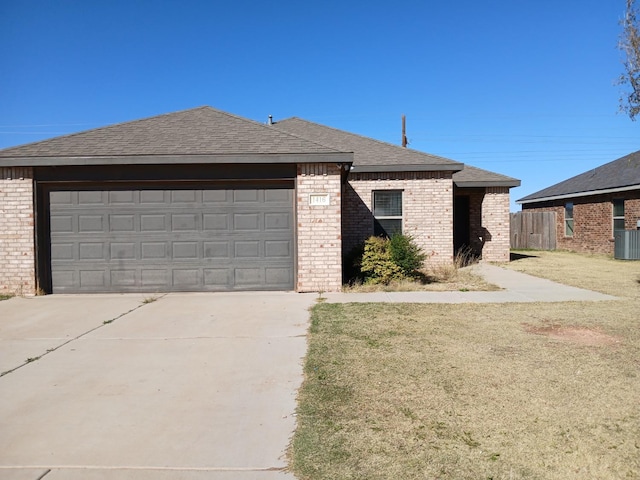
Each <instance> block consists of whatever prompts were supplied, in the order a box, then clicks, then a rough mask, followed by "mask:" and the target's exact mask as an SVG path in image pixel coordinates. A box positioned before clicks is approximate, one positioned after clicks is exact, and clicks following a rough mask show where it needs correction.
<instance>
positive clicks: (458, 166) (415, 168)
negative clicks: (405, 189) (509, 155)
mask: <svg viewBox="0 0 640 480" xmlns="http://www.w3.org/2000/svg"><path fill="white" fill-rule="evenodd" d="M463 168H464V164H463V163H455V162H454V163H447V164H446V165H443V164H419V165H406V164H405V165H401V164H396V165H354V166H352V167H351V171H352V172H353V173H378V172H460V171H461V170H462V169H463Z"/></svg>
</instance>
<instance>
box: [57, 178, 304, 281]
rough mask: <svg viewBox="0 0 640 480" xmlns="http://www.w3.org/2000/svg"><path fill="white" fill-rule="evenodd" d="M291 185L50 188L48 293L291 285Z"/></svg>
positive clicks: (292, 272)
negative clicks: (236, 188)
mask: <svg viewBox="0 0 640 480" xmlns="http://www.w3.org/2000/svg"><path fill="white" fill-rule="evenodd" d="M292 192H293V190H292V189H291V188H283V189H276V190H272V189H269V188H265V189H253V188H252V189H240V190H229V189H200V190H184V189H166V190H160V189H154V190H146V189H141V190H112V191H109V190H106V189H104V190H100V191H50V192H49V200H50V203H49V205H50V211H51V213H50V226H51V227H50V228H51V277H52V287H53V291H54V292H60V293H64V292H68V293H73V292H102V291H104V292H110V291H111V292H129V291H131V292H134V291H140V292H159V291H216V290H237V289H240V290H247V289H250V290H252V289H263V290H268V289H285V290H288V289H292V288H293V283H294V279H293V274H294V268H293V265H294V258H293V252H294V244H293V241H294V234H293V225H294V222H293V194H292ZM81 199H82V203H81V201H80V200H81ZM267 199H271V202H268V201H267Z"/></svg>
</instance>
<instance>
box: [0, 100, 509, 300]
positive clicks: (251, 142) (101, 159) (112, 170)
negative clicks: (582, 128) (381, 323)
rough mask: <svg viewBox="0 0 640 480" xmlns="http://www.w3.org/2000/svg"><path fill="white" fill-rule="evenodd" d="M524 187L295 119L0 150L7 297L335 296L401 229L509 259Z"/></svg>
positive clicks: (0, 270) (211, 119)
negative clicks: (345, 260)
mask: <svg viewBox="0 0 640 480" xmlns="http://www.w3.org/2000/svg"><path fill="white" fill-rule="evenodd" d="M519 183H520V182H519V181H518V180H515V179H513V178H510V177H506V176H503V175H499V174H496V173H493V172H488V171H485V170H480V169H477V168H473V167H469V166H465V165H463V164H461V163H458V162H454V161H452V160H449V159H445V158H442V157H437V156H433V155H428V154H425V153H422V152H417V151H415V150H410V149H406V148H402V147H399V146H394V145H390V144H386V143H383V142H378V141H376V140H373V139H370V138H365V137H361V136H358V135H354V134H350V133H347V132H343V131H340V130H335V129H332V128H329V127H325V126H322V125H318V124H313V123H311V122H306V121H304V120H300V119H297V118H292V119H288V120H284V121H281V122H277V123H274V124H271V123H270V124H261V123H258V122H254V121H251V120H247V119H244V118H241V117H237V116H234V115H231V114H228V113H225V112H221V111H218V110H215V109H213V108H210V107H200V108H195V109H191V110H186V111H182V112H175V113H170V114H166V115H160V116H156V117H152V118H147V119H142V120H137V121H133V122H127V123H122V124H117V125H111V126H107V127H103V128H98V129H95V130H89V131H86V132H80V133H76V134H72V135H66V136H62V137H56V138H52V139H49V140H44V141H41V142H36V143H31V144H27V145H22V146H17V147H12V148H8V149H4V150H0V263H1V265H0V293H2V292H11V293H18V294H26V295H28V294H33V293H35V292H36V291H37V290H40V291H43V292H46V293H52V292H53V293H75V292H79V293H82V292H159V291H221V290H222V291H228V290H295V291H318V290H324V291H336V290H340V288H341V284H342V257H343V253H344V252H346V251H348V250H349V249H351V248H353V246H354V245H356V244H357V243H358V242H361V241H362V240H364V239H365V238H367V237H368V236H370V235H372V234H374V233H375V234H380V233H391V232H394V231H402V232H404V233H408V234H411V235H413V236H414V237H415V239H416V241H417V242H418V243H419V245H420V246H421V247H422V248H423V249H424V250H425V251H426V252H427V253H428V254H429V260H428V261H429V262H434V263H438V262H439V263H447V262H451V261H452V259H453V255H454V251H455V249H456V248H462V247H463V246H465V245H467V246H470V247H472V248H473V249H475V250H476V251H477V253H479V254H481V255H482V257H483V259H484V260H487V261H508V259H509V189H510V188H511V187H514V186H518V185H519Z"/></svg>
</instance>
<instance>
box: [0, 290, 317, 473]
mask: <svg viewBox="0 0 640 480" xmlns="http://www.w3.org/2000/svg"><path fill="white" fill-rule="evenodd" d="M316 297H317V295H314V294H306V295H303V294H295V293H271V292H270V293H259V292H251V293H232V294H231V293H230V294H220V293H216V294H193V293H190V294H168V295H158V296H157V297H156V299H155V300H154V301H152V302H147V303H145V299H148V296H143V295H82V296H71V295H52V296H46V297H36V298H30V299H25V298H14V299H11V300H6V301H2V302H0V372H9V373H5V374H4V375H3V376H2V377H0V479H3V480H4V479H16V480H23V479H28V480H35V479H46V480H61V479H65V480H75V479H84V480H92V479H119V480H120V479H125V480H126V479H141V480H146V479H152V478H153V479H154V480H157V479H160V480H164V479H172V480H173V479H198V480H199V479H205V478H206V479H215V480H240V479H256V480H275V479H292V478H294V477H293V475H291V474H289V473H287V472H285V471H283V468H284V467H285V466H286V461H285V459H284V452H285V449H286V447H287V445H288V442H289V439H290V436H291V434H292V432H293V430H294V427H295V416H294V415H293V414H294V411H295V407H296V402H295V397H296V392H297V389H298V387H299V386H300V384H301V381H302V358H303V357H304V355H305V352H306V337H305V335H306V331H307V325H308V317H309V314H308V308H309V307H310V306H311V305H312V304H313V303H314V301H315V298H316ZM27 359H31V361H30V362H29V363H27V364H24V362H25V360H27ZM20 365H23V366H20ZM16 367H18V368H16ZM13 369H15V370H13Z"/></svg>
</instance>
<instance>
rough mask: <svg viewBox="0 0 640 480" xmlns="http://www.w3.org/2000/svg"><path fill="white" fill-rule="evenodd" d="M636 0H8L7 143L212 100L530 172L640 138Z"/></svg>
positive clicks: (584, 165)
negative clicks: (633, 98)
mask: <svg viewBox="0 0 640 480" xmlns="http://www.w3.org/2000/svg"><path fill="white" fill-rule="evenodd" d="M624 6H625V1H624V0H606V1H605V0H561V1H558V0H536V1H535V2H534V1H513V0H509V1H507V0H487V1H484V2H478V1H469V0H458V1H457V2H441V1H438V2H436V1H432V0H428V1H424V0H423V1H403V0H396V1H393V2H391V1H378V0H369V1H367V2H355V1H348V0H342V1H333V0H327V1H322V2H315V1H310V2H300V1H296V2H293V1H289V0H283V1H277V0H273V1H271V2H257V1H249V0H239V1H234V2H222V1H216V0H210V1H197V0H182V1H166V0H155V1H151V0H149V1H145V0H137V1H131V0H128V1H121V0H109V1H104V0H102V1H92V0H76V1H68V0H57V1H44V0H0V62H1V63H0V65H1V68H0V148H5V147H9V146H13V145H19V144H23V143H29V142H33V141H37V140H41V139H44V138H49V137H53V136H57V135H62V134H67V133H72V132H77V131H81V130H86V129H90V128H95V127H100V126H104V125H108V124H111V123H119V122H123V121H128V120H134V119H137V118H143V117H147V116H152V115H156V114H161V113H167V112H172V111H176V110H183V109H187V108H192V107H196V106H201V105H210V106H212V107H214V108H218V109H220V110H224V111H228V112H230V113H234V114H237V115H240V116H244V117H247V118H251V119H253V120H257V121H266V120H267V116H268V115H269V114H271V115H273V116H274V119H275V120H278V119H282V118H286V117H289V116H298V117H302V118H305V119H307V120H311V121H315V122H319V123H323V124H326V125H330V126H333V127H336V128H341V129H344V130H348V131H352V132H354V133H359V134H362V135H366V136H370V137H373V138H377V139H379V140H383V141H388V142H391V143H396V144H397V143H399V142H400V129H401V115H402V114H405V115H406V116H407V136H408V138H409V141H410V145H409V146H410V147H411V148H415V149H417V150H421V151H425V152H429V153H433V154H437V155H442V156H445V157H448V158H452V159H454V160H458V161H461V162H465V163H468V164H471V165H474V166H477V167H480V168H485V169H488V170H492V171H496V172H499V173H503V174H506V175H510V176H513V177H516V178H519V179H521V180H522V186H521V187H520V188H517V189H514V190H512V210H519V206H517V205H515V203H514V202H513V200H515V199H517V198H521V197H523V196H525V195H527V194H529V193H532V192H534V191H537V190H540V189H542V188H544V187H546V186H549V185H551V184H553V183H557V182H558V181H561V180H564V179H566V178H568V177H570V176H573V175H576V174H578V173H581V172H583V171H586V170H588V169H590V168H593V167H595V166H597V165H600V164H603V163H606V162H608V161H611V160H614V159H616V158H619V157H621V156H623V155H626V154H627V153H630V152H633V151H636V150H640V123H637V122H632V121H631V120H629V118H628V117H626V116H625V115H624V114H621V113H618V98H619V96H620V93H621V91H622V87H620V86H617V85H616V84H615V81H616V79H617V77H618V76H619V75H620V74H621V73H622V56H621V53H620V52H619V51H618V50H617V48H616V44H617V40H618V37H619V35H620V25H619V20H620V19H621V18H622V16H623V13H624Z"/></svg>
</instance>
